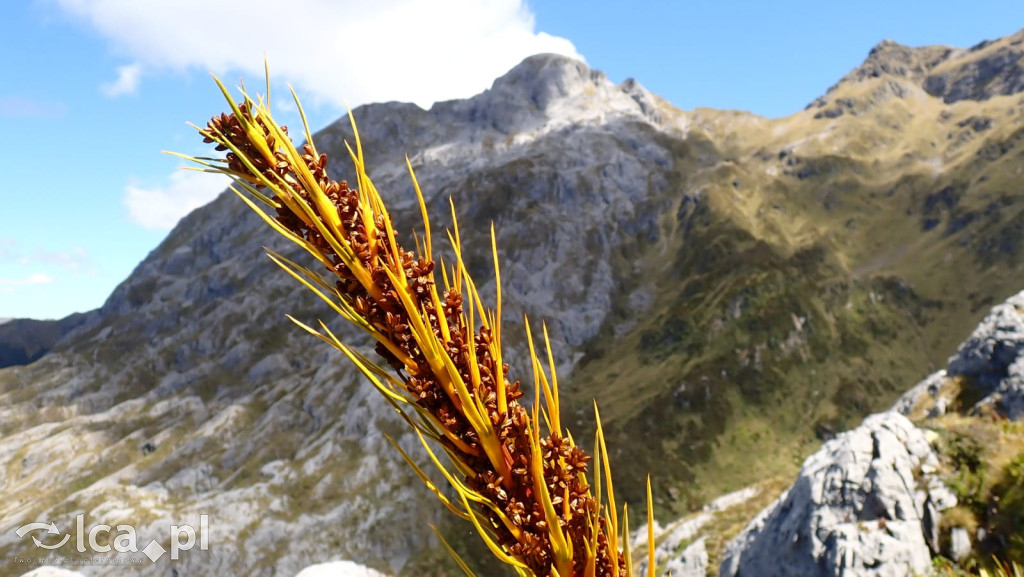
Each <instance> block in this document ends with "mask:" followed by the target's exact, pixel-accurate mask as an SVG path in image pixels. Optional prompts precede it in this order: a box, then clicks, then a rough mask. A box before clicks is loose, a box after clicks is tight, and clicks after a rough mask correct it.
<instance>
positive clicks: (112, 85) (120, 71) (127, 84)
mask: <svg viewBox="0 0 1024 577" xmlns="http://www.w3.org/2000/svg"><path fill="white" fill-rule="evenodd" d="M141 72H142V66H140V65H139V64H129V65H128V66H118V67H117V80H115V81H113V82H108V83H106V84H101V85H100V92H102V93H103V94H106V95H107V96H109V97H111V98H115V97H117V96H123V95H125V94H135V91H136V90H138V88H139V75H140V73H141Z"/></svg>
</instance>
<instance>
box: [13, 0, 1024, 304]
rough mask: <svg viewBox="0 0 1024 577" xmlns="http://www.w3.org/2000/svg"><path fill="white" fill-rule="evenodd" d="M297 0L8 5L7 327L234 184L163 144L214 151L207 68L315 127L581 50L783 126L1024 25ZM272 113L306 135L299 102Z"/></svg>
mask: <svg viewBox="0 0 1024 577" xmlns="http://www.w3.org/2000/svg"><path fill="white" fill-rule="evenodd" d="M288 4H289V5H290V6H292V7H291V8H289V9H288V10H287V11H285V10H284V9H283V8H281V6H284V5H285V3H281V2H271V1H269V0H250V2H247V3H243V2H221V1H218V0H148V1H144V2H136V1H132V0H35V1H31V0H27V1H20V2H19V1H15V2H5V3H4V4H3V6H2V7H0V70H2V73H3V74H2V77H0V78H2V80H0V123H2V126H4V127H5V128H6V131H7V137H6V138H4V139H2V141H0V158H2V161H0V162H2V164H0V167H2V169H3V174H4V180H3V184H2V185H0V187H2V188H0V195H2V198H0V201H2V207H3V208H2V209H0V214H2V215H3V217H4V218H3V221H2V224H0V318H2V317H34V318H59V317H62V316H64V315H67V314H69V313H71V312H75V311H85V310H89V309H92V308H96V307H98V306H100V305H101V304H102V303H103V301H104V299H106V297H107V295H109V294H110V292H111V291H112V290H113V289H114V287H115V286H116V285H117V284H118V283H119V282H121V281H122V280H123V279H124V278H125V277H126V276H127V275H128V274H129V273H130V272H131V270H132V269H133V268H134V267H135V265H136V264H138V262H139V261H140V260H141V259H142V258H144V257H145V256H146V254H147V253H148V252H149V251H150V250H152V249H153V248H155V247H156V246H157V245H158V244H159V242H160V241H161V240H163V238H164V237H165V236H166V235H167V232H168V231H169V230H170V228H171V227H172V226H173V225H174V223H175V222H176V221H177V219H178V218H179V217H180V216H182V215H183V214H185V213H187V212H188V211H189V210H190V209H192V208H195V207H196V206H200V205H202V204H203V203H205V202H206V201H208V200H209V199H210V198H212V197H213V195H215V194H216V193H217V191H219V190H220V189H221V188H222V187H223V183H221V182H219V181H217V180H215V179H214V177H207V176H206V175H191V174H188V173H182V172H180V171H176V169H175V167H176V166H178V165H179V164H180V163H179V162H177V161H176V160H175V159H173V158H169V157H166V156H163V155H161V154H160V151H161V150H162V149H171V150H177V151H180V152H186V153H201V152H204V151H205V149H204V147H203V146H202V145H201V144H200V142H199V140H198V139H197V138H196V136H195V134H194V133H193V132H192V130H191V129H190V128H188V127H187V126H186V125H185V122H186V121H191V122H195V123H197V124H202V123H203V122H205V120H206V119H207V118H208V117H209V116H210V115H212V114H214V113H217V112H219V111H220V110H221V109H222V103H221V101H220V96H219V94H218V93H217V91H216V88H215V86H214V85H213V83H212V82H211V81H210V79H209V76H208V73H209V72H215V73H217V74H218V75H221V76H222V78H224V79H225V80H227V81H229V82H230V83H234V82H236V81H237V79H238V78H240V77H241V78H245V79H246V80H247V81H248V83H249V84H250V85H251V86H257V85H259V83H260V82H261V67H262V58H263V53H264V52H266V54H267V56H268V58H269V60H270V65H271V72H272V74H273V75H274V78H275V79H276V81H278V82H280V83H281V85H282V86H283V83H284V82H290V83H291V84H293V85H294V86H295V88H296V90H297V91H298V92H299V94H300V96H301V97H302V98H303V101H304V103H305V104H306V105H307V112H308V113H310V120H311V124H312V125H313V128H314V129H316V128H319V127H322V126H324V125H326V124H327V123H328V122H330V121H331V120H333V119H334V118H336V117H337V116H339V115H341V114H342V113H343V112H344V110H345V108H344V107H345V103H346V102H347V103H349V104H352V105H358V104H362V103H365V102H371V101H384V100H407V101H413V102H417V103H418V104H420V105H422V106H428V105H429V104H430V103H431V102H433V101H436V100H440V99H447V98H458V97H467V96H471V95H472V94H475V93H477V92H479V91H481V90H483V89H484V88H486V87H487V86H489V85H490V83H491V81H492V80H493V79H494V78H495V77H497V76H499V75H501V74H502V73H503V72H504V71H506V70H507V69H508V68H510V67H511V66H513V65H514V64H515V63H516V62H518V61H520V60H521V59H522V58H524V57H526V56H528V55H529V54H533V53H536V52H561V53H565V54H570V55H576V56H579V57H582V58H583V59H585V60H586V61H587V63H588V64H589V65H590V66H591V67H593V68H598V69H601V70H604V71H605V72H606V73H607V74H608V75H609V77H610V78H611V79H612V80H613V81H616V82H620V81H622V80H625V79H626V78H627V77H634V78H636V79H638V80H639V81H640V82H641V83H642V84H644V85H645V86H646V87H647V88H649V89H650V90H652V91H653V92H655V93H658V94H660V95H661V96H663V97H665V98H667V99H668V100H669V101H670V102H672V103H673V104H675V105H676V106H679V107H680V108H683V109H684V110H690V109H693V108H695V107H700V106H707V107H713V108H734V109H744V110H751V111H753V112H756V113H758V114H762V115H765V116H784V115H787V114H790V113H793V112H795V111H797V110H799V109H801V108H802V107H803V106H805V105H806V104H807V103H808V102H810V101H811V100H813V99H814V98H815V97H817V96H818V95H820V94H822V93H823V92H824V91H825V90H826V89H827V88H828V87H829V86H830V85H832V84H833V83H834V82H835V81H836V80H838V79H839V78H840V77H841V76H843V75H844V74H845V73H846V72H848V71H849V70H850V69H851V68H853V67H855V66H857V65H858V64H859V63H860V62H861V61H862V60H863V59H864V57H865V56H866V55H867V53H868V51H869V50H870V48H871V47H872V46H873V45H874V44H876V43H877V42H879V41H880V40H882V39H884V38H891V39H893V40H896V41H898V42H902V43H904V44H909V45H924V44H949V45H954V46H961V47H967V46H970V45H972V44H975V43H977V42H980V41H981V40H984V39H989V38H996V37H1000V36H1005V35H1008V34H1012V33H1014V32H1016V31H1017V30H1019V29H1020V28H1022V27H1024V2H1020V0H1012V1H1011V0H1004V1H994V0H993V1H983V0H976V1H973V2H964V1H962V0H961V1H959V2H946V1H934V0H933V1H930V2H928V3H923V2H917V1H911V0H889V1H887V2H882V1H867V2H856V3H830V2H810V1H803V2H794V1H781V0H777V1H774V2H759V1H758V2H753V1H750V2H740V1H712V0H708V1H705V0H694V1H688V2H682V1H680V2H668V1H664V2H639V1H636V2H629V3H626V2H601V1H597V0H590V1H587V2H583V1H579V0H547V1H541V0H535V1H532V2H529V3H528V4H524V3H523V2H522V1H521V0H432V1H423V0H382V1H378V2H354V1H351V0H340V1H337V2H328V1H327V0H295V1H293V2H290V3H288ZM627 4H628V6H627ZM236 9H244V11H243V12H242V13H241V14H237V13H234V12H232V11H233V10H236ZM279 94H283V93H282V92H279ZM277 102H278V103H283V102H284V99H282V98H278V99H277ZM275 115H277V116H278V117H279V120H280V121H282V122H284V123H285V124H290V125H295V124H296V119H295V112H294V110H292V109H291V108H289V107H287V106H283V107H282V108H281V109H279V110H277V111H276V112H275Z"/></svg>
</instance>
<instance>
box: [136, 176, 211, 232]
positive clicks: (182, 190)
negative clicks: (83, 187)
mask: <svg viewBox="0 0 1024 577" xmlns="http://www.w3.org/2000/svg"><path fill="white" fill-rule="evenodd" d="M228 184H230V181H229V180H228V179H227V178H226V177H223V176H219V175H213V174H206V173H202V172H194V171H186V170H179V171H177V172H175V173H173V174H171V176H170V178H168V181H167V185H166V186H162V187H142V186H137V185H128V186H126V187H125V195H124V205H125V206H126V207H127V208H128V215H129V216H130V217H131V219H132V220H133V221H134V222H135V223H136V224H138V225H140V226H142V227H143V228H148V229H151V230H170V229H171V228H173V227H174V225H175V224H177V223H178V221H179V220H180V219H181V217H183V216H185V215H186V214H188V213H190V212H192V211H193V210H194V209H196V208H199V207H200V206H203V205H204V204H206V203H208V202H210V201H211V200H213V199H214V198H216V197H217V195H218V194H220V193H221V192H222V191H223V190H224V189H225V188H227V187H228Z"/></svg>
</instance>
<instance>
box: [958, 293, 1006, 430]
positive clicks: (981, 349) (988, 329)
mask: <svg viewBox="0 0 1024 577" xmlns="http://www.w3.org/2000/svg"><path fill="white" fill-rule="evenodd" d="M1022 310H1024V292H1020V293H1018V294H1016V295H1014V296H1013V297H1011V298H1010V299H1009V300H1007V301H1006V302H1005V303H1003V304H1001V305H997V306H995V307H993V308H992V310H991V311H990V312H989V313H988V315H987V316H986V317H985V319H984V320H982V321H981V324H979V325H978V328H977V329H975V330H974V332H973V333H971V336H970V337H968V338H967V340H966V341H964V342H963V344H961V345H960V348H959V349H958V350H957V352H956V354H955V355H953V357H952V358H950V360H949V367H948V368H947V369H946V372H947V373H948V374H949V376H950V377H955V376H962V377H966V378H968V379H970V382H971V384H973V385H974V386H976V387H980V388H981V389H982V390H984V391H986V392H988V394H987V395H986V396H985V398H984V399H982V400H981V402H979V403H978V405H979V406H986V405H990V406H995V407H996V408H997V409H998V410H999V411H1001V412H1002V413H1003V414H1005V415H1006V416H1007V417H1009V418H1010V419H1012V420H1019V419H1021V418H1022V417H1024V316H1022V315H1021V311H1022Z"/></svg>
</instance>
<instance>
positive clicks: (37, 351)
mask: <svg viewBox="0 0 1024 577" xmlns="http://www.w3.org/2000/svg"><path fill="white" fill-rule="evenodd" d="M83 322H85V315H82V314H78V313H76V314H73V315H70V316H67V317H65V318H63V319H60V320H56V321H51V320H46V321H41V320H35V319H0V368H3V367H11V366H14V365H27V364H29V363H31V362H32V361H34V360H36V359H38V358H40V357H42V356H43V355H45V354H46V353H47V352H48V351H49V350H50V349H51V348H53V345H55V344H56V343H57V341H59V340H60V339H61V338H63V337H64V335H66V334H68V333H69V332H71V330H72V329H74V328H75V327H77V326H78V325H80V324H82V323H83Z"/></svg>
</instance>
